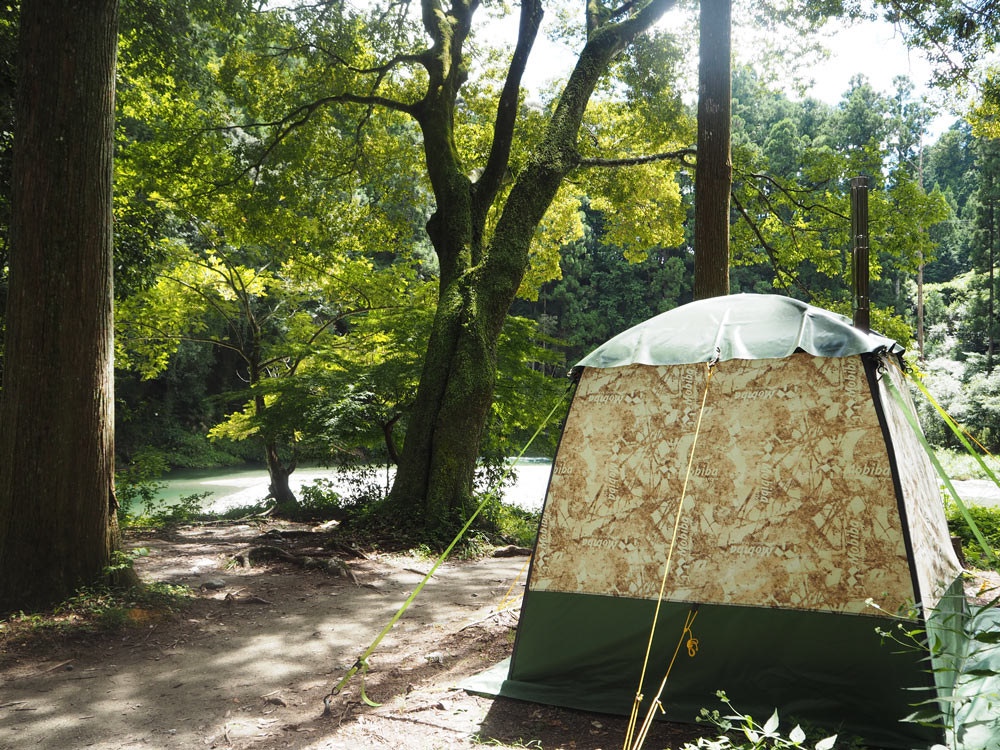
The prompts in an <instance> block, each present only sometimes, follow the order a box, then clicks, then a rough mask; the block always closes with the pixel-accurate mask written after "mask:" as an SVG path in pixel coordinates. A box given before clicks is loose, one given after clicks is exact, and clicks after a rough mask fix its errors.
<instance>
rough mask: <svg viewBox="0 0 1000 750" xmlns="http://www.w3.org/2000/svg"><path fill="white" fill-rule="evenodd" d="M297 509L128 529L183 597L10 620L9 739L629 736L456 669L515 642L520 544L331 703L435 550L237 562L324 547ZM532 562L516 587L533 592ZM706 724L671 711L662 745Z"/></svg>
mask: <svg viewBox="0 0 1000 750" xmlns="http://www.w3.org/2000/svg"><path fill="white" fill-rule="evenodd" d="M321 538H324V537H323V536H322V535H321V534H318V533H316V532H313V531H310V530H309V528H308V527H306V526H303V525H295V524H281V525H277V524H268V525H267V526H258V525H249V524H239V523H236V524H231V525H204V526H190V527H184V528H180V529H175V530H173V531H171V532H160V533H156V534H148V535H141V536H132V537H131V538H129V539H128V542H129V544H128V545H127V546H128V547H130V548H131V547H135V546H141V547H146V548H147V549H148V550H149V555H148V556H146V557H142V558H138V559H137V560H136V563H135V567H136V570H137V571H138V573H139V575H140V576H141V577H142V578H143V580H145V581H160V582H165V583H171V584H183V585H186V586H189V587H190V588H191V589H192V591H193V598H192V599H191V600H190V602H189V603H187V604H186V605H184V606H182V607H181V608H180V609H178V610H177V611H174V612H163V611H160V610H155V609H142V608H137V609H134V610H132V611H130V612H129V613H128V618H127V619H128V622H127V624H126V625H124V626H119V627H116V628H113V629H108V630H103V631H97V632H87V631H84V630H82V629H81V628H78V627H76V628H75V627H72V626H66V627H60V628H52V627H38V626H37V625H36V626H34V627H30V626H28V625H24V624H23V623H22V624H21V625H17V626H8V627H7V628H6V629H5V630H4V632H3V633H2V634H0V748H2V749H4V750H7V749H10V750H13V749H15V748H17V750H22V749H25V748H46V749H48V748H51V749H52V750H75V749H76V748H95V749H97V750H139V749H140V748H142V749H143V750H148V749H149V748H164V749H166V748H226V749H234V750H235V749H242V748H247V749H251V748H252V749H253V750H271V749H272V748H296V749H298V750H325V749H327V748H345V749H354V748H357V749H359V750H360V749H367V748H372V749H381V748H387V749H388V748H392V749H393V750H399V749H400V748H407V750H431V749H432V748H442V749H443V748H448V749H449V750H451V749H452V748H457V749H459V750H461V749H463V748H483V747H484V746H489V747H515V748H544V750H554V749H556V748H567V749H569V748H572V749H573V750H598V749H600V748H604V749H605V750H607V749H609V748H615V747H620V746H621V744H622V740H623V737H624V731H625V721H624V719H622V718H619V717H612V716H604V715H597V714H587V713H583V712H576V711H569V710H562V709H557V708H552V707H548V706H540V705H536V704H530V703H523V702H519V701H513V700H509V699H504V698H498V699H490V698H485V697H481V696H477V695H470V694H468V693H466V692H464V691H462V690H458V689H456V688H455V686H456V685H457V684H458V683H459V682H461V681H462V680H464V679H465V678H467V677H470V676H471V675H474V674H476V673H478V672H480V671H482V670H484V669H486V668H488V667H490V666H492V665H494V664H496V663H497V662H499V661H501V660H502V659H504V658H506V657H507V656H509V654H510V651H511V648H512V644H513V636H514V626H515V624H516V614H514V613H513V612H510V611H507V612H503V613H500V614H494V615H492V616H490V613H491V611H493V609H494V608H496V607H497V606H498V605H499V604H500V602H501V600H502V599H503V597H504V595H505V593H506V592H507V591H508V590H509V589H510V588H511V586H512V584H513V583H514V582H515V581H516V580H518V579H519V571H521V569H522V567H523V565H524V563H525V558H524V557H491V558H484V559H480V560H474V561H453V562H446V563H445V564H443V565H442V566H441V567H440V568H439V569H438V571H437V572H436V573H435V574H434V577H433V578H432V579H431V580H430V582H429V583H428V584H427V586H426V588H425V589H424V590H423V591H422V592H421V594H420V596H419V597H418V598H417V599H416V600H415V601H414V603H413V605H412V606H411V607H410V608H409V610H408V611H407V612H406V614H405V615H404V616H403V618H402V619H401V620H400V622H399V623H398V624H397V625H396V627H395V628H394V629H393V630H392V631H391V632H390V633H389V635H387V636H386V638H385V640H384V641H383V642H382V644H381V645H380V647H379V648H378V650H377V651H376V652H375V654H374V656H373V657H371V658H370V659H369V664H370V670H369V672H368V674H367V677H366V680H365V694H366V696H367V697H368V698H369V699H371V700H372V701H374V702H378V703H381V704H382V705H381V706H379V707H374V706H369V705H367V704H366V703H365V702H364V701H363V700H362V696H361V690H360V688H361V681H360V679H359V678H358V677H355V678H354V679H353V680H352V681H351V682H350V683H348V685H347V686H346V687H345V689H344V690H343V691H342V692H341V693H340V694H339V695H338V696H336V697H335V698H334V699H332V703H331V709H332V710H331V712H330V715H328V716H324V715H323V707H324V704H323V698H324V696H326V695H327V694H328V693H329V692H330V690H331V688H332V687H333V686H334V685H336V684H337V682H339V681H340V679H341V678H342V677H343V675H344V674H345V673H346V672H347V670H348V669H349V668H350V667H351V666H352V664H353V663H354V662H355V660H356V659H357V658H358V656H360V655H361V654H362V653H363V652H364V650H365V648H366V647H367V646H368V644H370V643H371V642H372V640H373V639H374V638H375V636H376V635H377V634H378V633H379V632H380V631H381V630H382V628H383V627H385V625H386V624H387V623H388V622H389V620H390V618H391V617H392V615H393V614H394V613H395V611H396V610H397V609H398V607H399V606H400V605H401V604H402V602H403V601H404V600H405V599H406V597H407V595H408V594H409V593H410V592H412V591H413V589H414V588H415V587H416V585H417V584H418V583H419V582H420V580H421V579H422V578H423V575H424V573H425V572H426V571H427V570H429V569H430V567H431V565H432V564H433V563H432V561H431V560H428V559H425V558H422V557H416V556H407V555H398V554H366V555H365V556H363V557H355V558H352V559H348V563H349V565H350V568H351V570H352V572H353V574H354V576H355V578H356V581H351V580H350V579H348V578H345V577H336V576H334V575H331V574H329V573H328V572H325V571H323V570H319V569H304V568H302V567H298V566H297V565H295V564H293V563H292V562H287V561H280V560H279V561H270V562H264V563H255V564H253V565H252V566H251V567H249V568H244V567H230V566H229V565H228V563H229V561H230V560H231V559H232V558H233V557H234V556H236V555H237V554H239V553H241V552H246V551H247V550H249V549H250V548H251V547H254V546H260V545H267V546H271V547H275V546H277V547H282V548H285V549H288V550H291V551H294V552H296V554H298V553H305V554H309V553H314V554H317V555H320V556H321V555H322V554H323V550H322V548H321V547H319V545H318V543H319V541H320V540H321ZM523 581H524V576H523V574H521V575H520V579H519V583H518V585H517V586H515V587H514V591H513V592H512V595H513V596H517V595H518V594H519V593H520V588H521V587H522V586H523ZM704 731H705V728H699V727H697V726H691V725H671V724H663V723H658V724H657V725H656V726H655V727H654V731H653V732H652V733H651V735H650V738H649V740H648V742H647V745H646V746H647V747H650V748H665V747H674V748H676V747H679V746H680V745H681V744H683V742H684V741H686V740H688V739H691V738H693V737H696V736H698V735H699V734H701V733H703V732H704Z"/></svg>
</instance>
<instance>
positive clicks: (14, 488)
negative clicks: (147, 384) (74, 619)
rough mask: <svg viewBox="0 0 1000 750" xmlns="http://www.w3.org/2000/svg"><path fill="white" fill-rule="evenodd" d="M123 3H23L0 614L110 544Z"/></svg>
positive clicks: (106, 552) (87, 578) (0, 511)
mask: <svg viewBox="0 0 1000 750" xmlns="http://www.w3.org/2000/svg"><path fill="white" fill-rule="evenodd" d="M117 15H118V3H117V0H78V1H77V2H72V1H69V2H67V0H23V2H22V3H21V24H20V35H19V47H18V70H19V73H20V76H19V83H18V89H17V99H16V126H15V139H16V140H15V148H14V163H13V197H12V202H13V212H12V218H11V231H10V237H11V258H10V290H9V291H10V293H9V297H8V302H7V340H6V355H5V372H4V387H3V391H2V393H0V611H10V610H12V609H22V608H23V609H30V608H34V607H39V606H43V605H45V604H48V603H51V602H53V601H57V600H59V599H62V598H64V597H66V596H67V595H69V594H71V593H72V592H73V591H74V589H76V588H77V587H79V586H80V585H82V584H88V583H93V582H94V581H96V580H98V579H99V578H101V576H102V574H103V570H104V568H105V567H106V566H107V565H108V562H109V559H110V553H111V551H112V549H113V548H114V545H115V544H116V541H117V540H116V537H117V525H116V517H115V511H116V509H117V501H116V499H115V494H114V413H113V405H114V399H113V389H114V380H113V360H112V358H113V320H112V300H113V289H112V268H113V263H112V244H111V179H112V171H111V165H112V150H113V135H114V95H115V61H116V49H117Z"/></svg>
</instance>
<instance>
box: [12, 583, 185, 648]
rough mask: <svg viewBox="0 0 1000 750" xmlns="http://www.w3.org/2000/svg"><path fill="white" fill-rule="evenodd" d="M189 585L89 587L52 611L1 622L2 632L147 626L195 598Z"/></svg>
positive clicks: (19, 615) (18, 634)
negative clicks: (126, 587)
mask: <svg viewBox="0 0 1000 750" xmlns="http://www.w3.org/2000/svg"><path fill="white" fill-rule="evenodd" d="M192 597H193V595H192V593H191V590H190V589H189V588H188V587H187V586H174V585H172V584H169V583H149V584H145V585H143V586H140V587H136V588H129V589H115V588H112V587H110V586H88V587H85V588H81V589H79V590H78V591H77V592H76V593H75V594H74V595H73V596H71V597H70V598H68V599H66V600H65V601H63V602H60V603H59V604H57V605H56V606H55V607H53V608H52V609H51V610H46V611H41V612H30V613H26V612H18V613H17V614H15V615H11V616H10V617H8V618H7V619H6V620H3V621H0V635H2V636H3V637H4V638H5V639H14V638H20V637H25V636H29V635H33V634H43V633H47V632H48V633H65V632H84V633H92V632H101V631H115V630H121V629H123V628H128V627H147V626H149V625H152V624H153V623H155V622H157V621H159V620H161V619H162V618H163V617H165V616H166V615H168V614H170V613H172V612H176V611H177V610H179V609H181V608H183V607H184V606H185V605H186V604H187V603H188V602H190V601H191V600H192Z"/></svg>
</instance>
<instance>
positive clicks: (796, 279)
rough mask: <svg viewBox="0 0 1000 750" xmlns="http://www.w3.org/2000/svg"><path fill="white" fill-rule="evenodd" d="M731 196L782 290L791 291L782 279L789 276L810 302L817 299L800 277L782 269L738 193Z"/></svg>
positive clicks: (733, 192)
mask: <svg viewBox="0 0 1000 750" xmlns="http://www.w3.org/2000/svg"><path fill="white" fill-rule="evenodd" d="M730 195H731V196H732V199H733V205H735V206H736V210H737V211H739V213H740V215H741V216H742V217H743V219H744V220H745V221H746V223H747V224H748V225H749V226H750V229H751V231H752V232H753V233H754V235H755V236H756V237H757V241H758V242H759V243H760V246H761V247H762V248H764V252H766V253H767V257H768V258H770V260H771V267H772V268H773V269H774V276H775V278H776V279H777V280H778V283H779V284H781V286H782V288H783V289H784V290H785V291H786V292H788V291H789V289H788V284H786V283H785V282H784V280H783V279H782V274H784V275H785V276H787V277H788V278H790V279H791V280H792V281H794V282H795V285H796V286H797V287H798V288H799V289H801V290H802V291H803V292H805V294H806V296H807V297H808V298H809V301H810V302H812V301H813V300H815V297H814V296H813V293H812V292H810V291H809V289H807V288H806V286H805V285H804V284H803V283H802V282H801V281H800V280H799V277H798V276H796V275H795V274H794V273H792V272H791V271H787V270H785V269H783V268H782V267H781V264H780V263H778V255H777V253H776V252H775V250H774V248H773V247H771V245H770V244H768V242H767V240H766V239H764V235H763V234H762V233H761V231H760V227H758V226H757V224H756V222H754V220H753V219H751V218H750V215H749V214H748V213H747V211H746V209H745V208H743V204H742V203H740V199H739V197H737V195H736V191H732V192H731V193H730Z"/></svg>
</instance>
